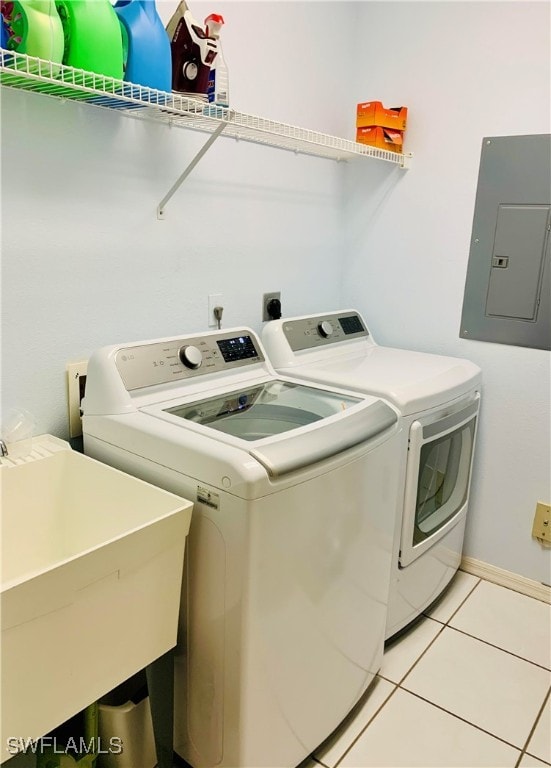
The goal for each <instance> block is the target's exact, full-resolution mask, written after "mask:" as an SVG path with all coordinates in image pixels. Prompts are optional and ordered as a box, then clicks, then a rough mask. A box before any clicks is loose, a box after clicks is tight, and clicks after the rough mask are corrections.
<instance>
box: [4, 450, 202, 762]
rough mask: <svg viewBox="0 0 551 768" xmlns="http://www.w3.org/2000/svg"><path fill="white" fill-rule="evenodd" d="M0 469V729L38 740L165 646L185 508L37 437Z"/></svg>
mask: <svg viewBox="0 0 551 768" xmlns="http://www.w3.org/2000/svg"><path fill="white" fill-rule="evenodd" d="M10 464H12V463H11V462H9V457H8V461H6V460H4V461H3V462H2V465H1V466H0V489H1V498H2V544H1V546H2V560H1V574H2V585H1V611H0V615H1V626H2V649H1V662H2V691H1V694H2V721H1V733H2V737H3V738H2V743H1V753H0V761H4V760H6V759H8V758H9V757H10V756H11V752H8V751H7V741H6V739H7V738H8V737H12V738H13V737H15V738H21V739H28V738H33V739H36V738H39V737H40V736H42V735H44V734H45V733H47V732H48V731H50V730H51V729H52V728H55V727H56V726H58V725H59V724H61V723H63V722H64V721H65V720H67V719H68V718H69V717H71V716H72V715H74V714H75V713H77V712H79V711H80V710H82V709H84V707H86V706H88V704H90V703H92V702H93V701H95V700H96V699H98V698H99V697H100V696H102V695H104V694H105V693H107V692H108V691H109V690H111V689H112V688H114V687H115V686H116V685H118V684H119V683H121V682H122V681H123V680H125V679H127V678H128V677H130V676H131V675H132V674H134V673H135V672H137V671H138V670H140V669H142V668H143V667H145V666H146V665H147V664H149V663H151V662H152V661H154V660H155V659H156V658H158V657H159V656H161V655H162V654H164V653H166V651H168V650H169V649H170V648H172V647H173V646H174V645H175V644H176V630H177V621H178V611H179V604H180V590H181V580H182V569H183V562H184V547H185V540H186V536H187V533H188V530H189V524H190V518H191V511H192V507H193V505H192V503H191V502H189V501H186V500H184V499H182V498H180V497H179V496H175V495H173V494H171V493H168V492H167V491H164V490H161V489H159V488H155V487H154V486H151V485H149V484H148V483H144V482H143V481H141V480H137V479H135V478H133V477H130V476H129V475H125V474H124V473H122V472H119V471H117V470H115V469H112V468H111V467H108V466H106V465H104V464H101V463H99V462H97V461H94V460H93V459H90V458H88V457H86V456H83V455H82V454H79V453H76V452H73V451H71V450H70V447H69V445H68V444H67V443H64V442H63V441H61V440H58V439H57V438H54V437H52V436H49V435H44V436H42V437H41V438H34V441H33V454H31V456H30V457H29V458H28V459H27V460H25V461H21V463H18V464H16V465H10Z"/></svg>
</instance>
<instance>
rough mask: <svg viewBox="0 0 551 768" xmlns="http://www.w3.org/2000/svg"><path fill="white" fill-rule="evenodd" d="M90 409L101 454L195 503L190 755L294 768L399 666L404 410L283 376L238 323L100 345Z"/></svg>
mask: <svg viewBox="0 0 551 768" xmlns="http://www.w3.org/2000/svg"><path fill="white" fill-rule="evenodd" d="M83 411H84V416H83V431H84V447H85V452H86V453H87V454H88V455H90V456H93V457H95V458H97V459H100V460H102V461H104V462H106V463H108V464H111V465H113V466H115V467H118V468H120V469H123V470H124V471H127V472H129V473H131V474H134V475H137V476H139V477H141V478H144V479H147V480H148V481H150V482H152V483H155V484H157V485H159V486H162V487H163V488H166V489H170V490H171V491H173V492H175V493H179V494H181V495H183V496H185V497H187V498H189V499H191V500H193V501H194V503H195V505H194V511H193V515H192V522H191V528H190V533H189V536H188V544H187V546H188V553H187V555H186V560H185V565H186V568H187V571H186V576H185V579H184V587H183V592H182V611H181V619H180V622H181V623H180V630H179V640H178V646H177V649H176V660H175V699H176V704H175V738H174V743H175V749H176V751H177V752H178V754H179V755H180V756H181V757H183V758H185V760H187V761H188V762H189V763H190V764H191V765H192V766H201V768H204V767H205V766H220V767H221V768H222V767H228V768H229V766H231V767H232V768H237V767H239V768H244V767H248V768H261V767H262V766H271V767H273V766H278V768H292V766H295V765H297V764H298V763H299V762H301V760H302V759H303V758H304V757H305V756H307V755H308V754H310V753H311V752H312V751H313V750H314V749H315V748H316V747H317V746H318V745H319V744H320V743H321V742H322V741H323V740H324V739H325V738H326V737H327V736H328V735H329V734H330V733H331V731H333V729H335V728H336V727H337V726H338V724H339V723H340V722H341V721H342V719H343V718H344V716H345V715H346V714H347V713H348V712H349V710H350V709H351V708H352V707H353V706H354V704H355V703H356V702H357V701H358V699H359V698H360V697H361V696H362V695H363V693H364V692H365V691H366V689H367V687H368V686H369V684H370V683H371V681H372V680H373V678H374V675H375V673H376V672H377V670H378V668H379V666H380V663H381V659H382V652H383V643H384V632H385V622H386V613H387V603H388V590H389V583H390V570H391V558H392V540H393V535H394V528H395V519H394V517H393V515H394V511H395V509H396V498H395V489H396V487H397V484H398V470H397V463H396V452H397V450H398V438H399V430H400V418H399V415H398V413H397V411H396V409H394V408H393V407H392V406H390V405H388V404H386V403H384V402H383V401H382V400H381V399H380V398H377V397H372V396H366V395H363V394H358V393H351V392H349V391H346V390H343V389H341V388H333V387H331V388H329V387H326V386H319V385H317V384H302V383H299V382H297V381H296V380H293V381H291V380H289V379H287V378H286V377H283V376H279V375H277V374H276V373H275V371H274V369H273V368H272V366H271V365H270V364H269V362H268V361H267V360H266V359H265V355H264V353H263V349H262V346H261V344H260V341H259V340H258V338H257V337H256V336H255V334H254V333H253V331H251V330H249V329H246V328H238V329H234V330H229V331H224V332H221V331H215V332H210V333H206V334H203V335H201V336H198V335H196V336H182V337H177V338H166V339H160V340H154V341H143V342H137V343H131V344H119V345H116V346H110V347H107V348H104V349H101V350H99V351H97V352H95V353H94V354H93V355H92V357H91V358H90V361H89V364H88V377H87V385H86V397H85V400H84V403H83ZM159 599H160V600H162V595H159ZM144 631H147V628H145V629H144Z"/></svg>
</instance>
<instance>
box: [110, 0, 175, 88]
mask: <svg viewBox="0 0 551 768" xmlns="http://www.w3.org/2000/svg"><path fill="white" fill-rule="evenodd" d="M114 8H115V13H116V14H117V16H118V17H119V22H120V25H121V32H122V38H123V57H124V59H125V69H124V79H125V80H128V81H129V82H131V83H137V84H138V85H145V86H147V87H148V88H156V89H157V90H159V91H170V90H171V87H172V59H171V52H170V41H169V39H168V34H167V32H166V30H165V28H164V25H163V23H162V21H161V19H160V17H159V14H158V13H157V9H156V7H155V0H117V2H116V3H115V5H114Z"/></svg>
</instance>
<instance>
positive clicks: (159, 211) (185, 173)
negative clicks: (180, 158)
mask: <svg viewBox="0 0 551 768" xmlns="http://www.w3.org/2000/svg"><path fill="white" fill-rule="evenodd" d="M226 125H227V123H220V125H219V126H218V127H217V128H216V130H215V131H214V133H211V135H210V136H209V138H208V139H207V141H206V142H205V143H204V144H203V146H202V147H201V149H200V150H199V152H197V154H196V155H195V157H194V158H193V160H192V161H191V163H189V164H188V166H187V167H186V169H185V170H184V171H183V173H181V174H180V176H179V177H178V178H177V179H176V181H175V182H174V184H173V185H172V186H171V188H170V189H169V190H168V192H167V193H166V195H165V196H164V197H163V199H162V200H161V202H160V203H159V205H158V206H157V218H158V219H164V216H165V206H166V204H167V203H168V201H169V200H170V198H171V197H172V195H173V194H174V193H175V192H176V190H177V189H179V188H180V186H181V185H182V183H183V182H184V180H185V179H186V178H187V177H188V176H189V174H190V173H191V172H192V170H193V169H194V168H195V166H196V165H197V163H198V162H199V161H200V160H201V158H202V157H203V155H205V154H206V153H207V152H208V151H209V149H210V148H211V146H212V145H213V144H214V142H215V141H216V139H217V138H218V137H219V136H220V134H221V133H222V131H223V130H224V128H225V127H226Z"/></svg>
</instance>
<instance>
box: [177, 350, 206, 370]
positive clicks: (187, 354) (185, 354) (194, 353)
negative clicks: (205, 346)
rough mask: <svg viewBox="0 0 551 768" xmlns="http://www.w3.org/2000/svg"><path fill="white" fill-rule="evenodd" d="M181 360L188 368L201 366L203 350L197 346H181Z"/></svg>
mask: <svg viewBox="0 0 551 768" xmlns="http://www.w3.org/2000/svg"><path fill="white" fill-rule="evenodd" d="M179 354H180V360H181V361H182V363H183V364H184V365H185V366H186V368H200V367H201V364H202V362H203V355H202V354H201V350H200V349H197V347H193V346H191V345H190V346H189V347H181V348H180V353H179Z"/></svg>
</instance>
